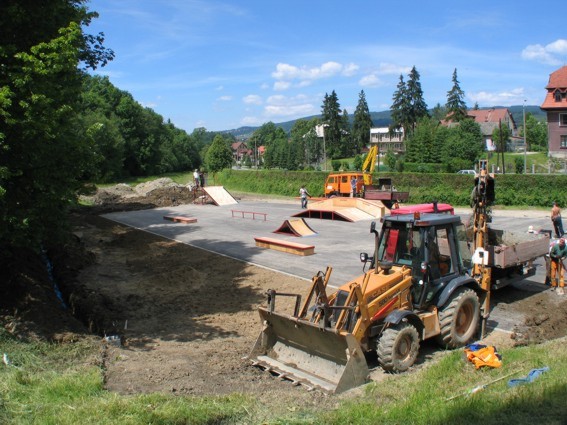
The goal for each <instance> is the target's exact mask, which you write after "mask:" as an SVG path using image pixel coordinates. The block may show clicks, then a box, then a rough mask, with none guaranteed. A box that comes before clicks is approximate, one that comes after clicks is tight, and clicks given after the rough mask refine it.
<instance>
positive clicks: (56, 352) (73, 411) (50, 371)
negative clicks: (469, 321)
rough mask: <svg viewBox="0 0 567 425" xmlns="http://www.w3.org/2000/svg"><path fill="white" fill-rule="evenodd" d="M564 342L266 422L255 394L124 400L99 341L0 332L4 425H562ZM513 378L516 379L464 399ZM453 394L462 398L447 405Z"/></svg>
mask: <svg viewBox="0 0 567 425" xmlns="http://www.w3.org/2000/svg"><path fill="white" fill-rule="evenodd" d="M566 341H567V340H566V339H565V338H563V339H561V340H555V341H550V342H547V343H545V344H541V345H534V346H529V347H521V348H510V349H506V350H502V351H500V354H502V360H503V366H502V368H500V369H480V370H475V368H474V366H473V365H472V364H471V363H468V362H467V361H465V360H464V356H463V355H462V350H455V351H453V352H449V353H447V355H441V359H440V360H438V361H429V363H426V364H425V365H424V367H422V368H421V370H419V371H417V372H415V373H411V374H402V375H390V376H388V377H387V378H386V379H385V380H383V381H381V382H376V383H370V384H368V385H367V386H366V387H364V388H363V389H362V391H361V395H359V396H356V397H354V398H352V397H350V398H349V397H346V398H345V399H344V400H343V401H338V404H337V407H336V408H335V409H333V410H331V411H318V410H317V409H316V407H314V408H313V409H312V410H307V411H301V412H290V413H288V414H286V416H285V417H278V416H272V417H271V418H269V419H268V421H266V418H265V415H266V412H265V411H263V412H259V411H258V409H256V406H257V405H259V404H260V400H255V399H254V398H253V397H251V396H243V395H239V394H233V395H229V396H222V397H221V396H219V397H216V396H210V397H185V396H172V395H164V394H146V395H132V396H122V395H118V394H115V393H111V392H108V391H106V390H105V389H104V387H103V371H102V369H101V366H100V364H99V361H98V360H99V356H100V340H99V339H98V338H87V339H85V340H83V341H81V342H77V343H72V344H62V345H61V344H48V343H41V342H22V341H18V340H15V339H13V338H12V337H11V336H9V335H8V334H7V333H6V331H4V330H1V331H0V352H1V353H7V355H8V356H9V359H10V361H11V362H12V365H10V366H6V365H4V364H0V423H2V424H42V425H43V424H77V423H81V424H141V423H143V424H236V423H246V424H261V423H271V424H337V425H338V424H341V425H342V424H377V423H380V424H433V425H435V424H439V425H441V424H461V423H482V424H483V425H487V424H502V423H514V424H519V425H524V424H526V425H527V424H532V423H534V421H537V422H538V423H541V424H563V423H565V422H564V420H565V418H567V405H566V403H565V400H566V399H567V374H565V373H564V371H565V370H567V350H565V349H564V346H565V342H566ZM543 366H549V367H550V371H549V372H548V373H545V374H543V375H541V376H540V377H539V378H538V379H537V380H535V381H534V382H533V383H530V384H527V385H523V386H518V387H515V388H509V387H508V386H507V381H508V379H511V378H513V377H522V376H526V375H527V373H528V372H529V371H530V370H531V369H533V368H539V367H543ZM510 373H514V375H512V376H510V377H506V378H505V379H502V380H500V381H497V382H494V383H493V384H491V385H488V386H487V387H486V388H484V389H482V390H481V391H478V392H476V393H474V394H469V395H467V394H466V393H467V392H468V391H470V389H472V388H474V387H476V386H478V385H484V384H487V383H490V382H493V381H495V380H496V379H498V378H500V377H505V376H506V375H509V374H510ZM245 384H246V383H243V385H245ZM282 385H285V383H282ZM455 395H459V397H457V398H455V399H454V400H447V399H449V398H451V397H453V396H455ZM337 400H339V398H337ZM260 415H261V416H260Z"/></svg>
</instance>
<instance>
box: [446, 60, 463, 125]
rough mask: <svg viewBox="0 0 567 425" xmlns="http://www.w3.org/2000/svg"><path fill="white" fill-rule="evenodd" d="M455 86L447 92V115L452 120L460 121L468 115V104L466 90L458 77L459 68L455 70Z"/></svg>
mask: <svg viewBox="0 0 567 425" xmlns="http://www.w3.org/2000/svg"><path fill="white" fill-rule="evenodd" d="M452 81H453V87H452V88H451V90H449V91H448V92H447V103H446V105H445V109H447V117H449V118H450V119H451V120H452V121H455V122H460V121H462V120H464V119H465V118H466V117H467V105H466V103H465V101H464V97H465V92H464V91H462V90H461V87H460V86H459V80H458V79H457V68H455V70H454V71H453V79H452Z"/></svg>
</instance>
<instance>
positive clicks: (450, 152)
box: [442, 119, 485, 172]
mask: <svg viewBox="0 0 567 425" xmlns="http://www.w3.org/2000/svg"><path fill="white" fill-rule="evenodd" d="M484 148H485V146H484V140H483V137H482V132H481V129H480V125H479V124H478V123H476V122H475V121H474V120H472V119H465V120H464V121H461V122H460V124H459V125H458V126H456V127H454V128H450V129H449V133H448V135H447V140H446V141H445V145H444V146H443V152H442V162H443V163H444V164H445V165H446V166H447V171H449V172H454V171H457V170H458V169H460V168H462V166H463V165H462V164H463V162H465V163H466V164H468V165H469V166H472V165H473V164H474V163H475V162H476V161H477V160H478V159H479V158H480V156H481V155H482V153H483V152H484Z"/></svg>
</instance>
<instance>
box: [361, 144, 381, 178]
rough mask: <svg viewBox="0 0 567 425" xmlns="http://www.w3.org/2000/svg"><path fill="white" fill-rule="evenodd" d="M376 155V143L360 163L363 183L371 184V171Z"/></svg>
mask: <svg viewBox="0 0 567 425" xmlns="http://www.w3.org/2000/svg"><path fill="white" fill-rule="evenodd" d="M377 156H378V145H373V146H372V147H371V148H370V150H369V151H368V155H366V159H365V160H364V163H363V164H362V172H363V174H364V184H365V185H371V184H372V173H373V172H374V167H376V157H377Z"/></svg>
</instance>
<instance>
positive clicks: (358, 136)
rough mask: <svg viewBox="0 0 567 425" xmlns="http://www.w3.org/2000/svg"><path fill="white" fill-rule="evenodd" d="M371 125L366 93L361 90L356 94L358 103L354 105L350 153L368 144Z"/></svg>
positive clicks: (354, 152)
mask: <svg viewBox="0 0 567 425" xmlns="http://www.w3.org/2000/svg"><path fill="white" fill-rule="evenodd" d="M372 125H373V123H372V117H371V116H370V111H369V110H368V103H367V102H366V95H365V94H364V90H361V91H360V94H359V95H358V105H356V110H355V111H354V120H353V123H352V149H351V153H352V154H354V155H356V154H359V153H360V152H361V150H362V148H363V147H364V146H366V145H367V144H368V142H369V140H370V129H371V128H372Z"/></svg>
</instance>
